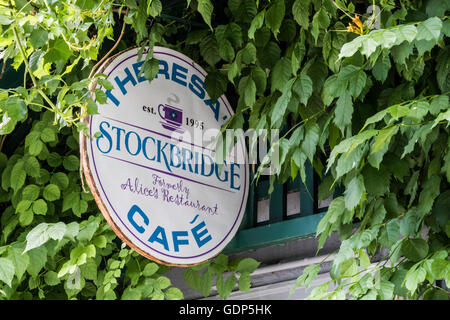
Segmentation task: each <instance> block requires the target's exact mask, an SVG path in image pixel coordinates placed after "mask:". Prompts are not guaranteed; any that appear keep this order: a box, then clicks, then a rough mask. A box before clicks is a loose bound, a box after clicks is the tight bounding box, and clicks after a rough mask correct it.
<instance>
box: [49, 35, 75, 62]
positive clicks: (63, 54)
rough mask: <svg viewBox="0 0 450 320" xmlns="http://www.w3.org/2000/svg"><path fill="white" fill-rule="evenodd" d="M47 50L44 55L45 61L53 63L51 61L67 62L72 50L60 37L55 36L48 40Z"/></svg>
mask: <svg viewBox="0 0 450 320" xmlns="http://www.w3.org/2000/svg"><path fill="white" fill-rule="evenodd" d="M49 48H50V49H49V50H48V51H47V53H46V54H45V55H44V60H45V62H48V63H53V62H55V63H56V62H59V61H63V62H67V60H68V59H69V58H70V57H71V56H72V51H71V50H70V48H69V46H68V45H67V43H66V42H65V41H64V40H63V39H61V38H57V39H56V40H50V42H49Z"/></svg>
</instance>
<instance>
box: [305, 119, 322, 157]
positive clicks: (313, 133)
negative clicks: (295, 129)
mask: <svg viewBox="0 0 450 320" xmlns="http://www.w3.org/2000/svg"><path fill="white" fill-rule="evenodd" d="M305 129H306V130H305V138H304V139H303V141H302V143H301V145H300V148H301V150H302V151H303V153H304V154H305V155H306V156H307V157H308V159H309V161H310V162H311V163H313V162H314V154H315V153H316V148H317V144H318V142H319V133H320V128H319V126H318V124H317V123H314V122H308V123H307V124H306V125H305Z"/></svg>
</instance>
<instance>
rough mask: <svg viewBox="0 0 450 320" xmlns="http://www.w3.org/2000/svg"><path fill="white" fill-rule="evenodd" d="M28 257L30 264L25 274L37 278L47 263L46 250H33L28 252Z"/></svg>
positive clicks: (41, 248)
mask: <svg viewBox="0 0 450 320" xmlns="http://www.w3.org/2000/svg"><path fill="white" fill-rule="evenodd" d="M28 257H29V258H30V263H29V265H28V267H27V272H28V273H29V274H30V275H31V276H33V277H37V276H38V274H39V272H40V271H41V270H42V268H43V267H44V266H45V264H46V262H47V257H48V255H47V249H46V248H45V246H40V247H37V248H34V249H32V250H30V251H28Z"/></svg>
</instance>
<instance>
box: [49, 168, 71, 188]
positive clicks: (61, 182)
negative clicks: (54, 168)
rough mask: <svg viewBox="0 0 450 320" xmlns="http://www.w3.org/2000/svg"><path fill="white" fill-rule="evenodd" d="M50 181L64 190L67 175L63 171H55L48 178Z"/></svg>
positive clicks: (66, 184) (66, 185)
mask: <svg viewBox="0 0 450 320" xmlns="http://www.w3.org/2000/svg"><path fill="white" fill-rule="evenodd" d="M50 183H51V184H54V185H57V186H58V187H59V189H61V190H64V189H66V188H67V187H68V186H69V177H68V176H67V175H66V174H65V173H64V172H56V173H55V174H53V175H52V177H51V178H50Z"/></svg>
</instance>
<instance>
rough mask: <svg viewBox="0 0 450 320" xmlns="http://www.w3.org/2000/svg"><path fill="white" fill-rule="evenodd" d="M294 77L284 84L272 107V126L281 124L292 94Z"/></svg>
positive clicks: (275, 126)
mask: <svg viewBox="0 0 450 320" xmlns="http://www.w3.org/2000/svg"><path fill="white" fill-rule="evenodd" d="M294 80H295V78H293V79H291V80H289V81H287V82H286V83H285V84H284V87H283V89H282V94H281V97H279V98H278V100H277V102H276V103H275V106H274V107H273V109H272V112H271V116H270V118H271V122H272V128H277V127H279V126H280V125H281V121H282V120H283V116H284V114H285V112H286V108H287V106H288V104H289V101H290V100H291V96H292V91H291V88H292V84H293V83H294Z"/></svg>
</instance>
